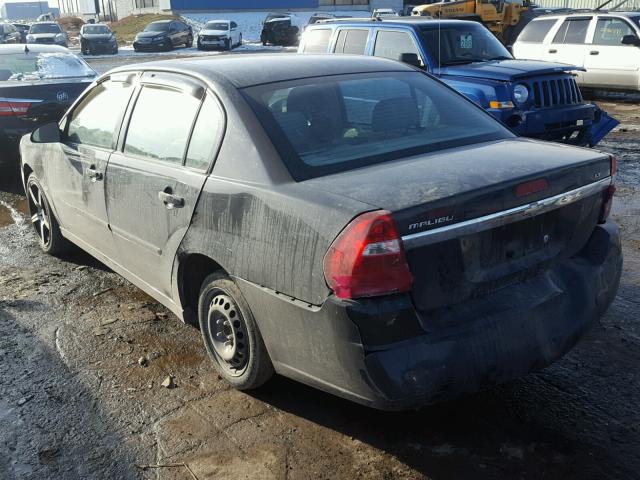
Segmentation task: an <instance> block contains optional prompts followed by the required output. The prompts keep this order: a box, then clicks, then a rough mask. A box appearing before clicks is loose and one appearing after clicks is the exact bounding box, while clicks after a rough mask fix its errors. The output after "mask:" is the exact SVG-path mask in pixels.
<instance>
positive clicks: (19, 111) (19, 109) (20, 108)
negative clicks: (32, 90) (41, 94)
mask: <svg viewBox="0 0 640 480" xmlns="http://www.w3.org/2000/svg"><path fill="white" fill-rule="evenodd" d="M32 103H33V102H32V101H30V100H19V99H15V100H14V99H10V100H7V99H0V117H17V116H19V115H24V114H25V113H27V112H28V111H29V108H30V107H31V104H32Z"/></svg>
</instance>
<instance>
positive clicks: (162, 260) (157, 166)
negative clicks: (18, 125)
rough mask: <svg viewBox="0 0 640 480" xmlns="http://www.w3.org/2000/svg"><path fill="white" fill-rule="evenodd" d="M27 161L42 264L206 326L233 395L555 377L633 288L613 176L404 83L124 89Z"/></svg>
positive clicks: (43, 131)
mask: <svg viewBox="0 0 640 480" xmlns="http://www.w3.org/2000/svg"><path fill="white" fill-rule="evenodd" d="M20 150H21V158H22V172H23V178H24V184H25V187H26V191H27V194H28V199H29V208H30V212H31V221H32V222H33V225H34V227H35V230H36V232H37V234H38V238H39V243H40V246H41V248H42V249H43V250H44V251H45V252H48V253H51V254H58V253H61V252H62V251H64V249H65V248H67V247H68V245H69V244H68V242H69V241H70V242H73V243H74V244H76V245H78V246H80V247H81V248H83V249H84V250H86V251H88V252H90V253H91V254H92V255H94V256H95V257H96V258H98V259H99V260H100V261H102V262H104V263H105V264H107V265H108V266H109V267H111V268H112V269H113V270H115V271H116V272H119V273H120V274H122V275H123V276H125V277H126V278H127V279H129V280H130V281H131V282H133V283H134V284H136V285H138V286H139V287H140V288H142V289H143V290H145V291H146V292H148V293H149V294H150V295H152V296H153V297H155V298H156V299H157V300H158V301H160V302H162V303H163V304H165V305H166V306H167V307H168V308H170V309H171V310H172V311H173V312H175V314H176V315H178V317H180V318H181V319H183V320H184V321H186V322H199V325H200V328H201V332H202V336H203V339H204V343H205V346H206V348H207V351H208V352H209V354H210V356H211V359H212V361H213V365H214V367H215V368H216V369H217V370H218V372H219V374H220V375H222V376H223V377H224V378H225V379H226V380H227V381H228V382H230V383H231V384H232V385H233V386H235V387H236V388H239V389H249V388H255V387H258V386H259V385H261V384H262V383H264V382H265V381H267V379H268V378H269V377H270V376H271V375H272V374H273V373H274V371H275V372H277V373H280V374H282V375H286V376H289V377H291V378H294V379H297V380H299V381H302V382H304V383H307V384H310V385H314V386H316V387H318V388H322V389H324V390H327V391H330V392H333V393H335V394H337V395H341V396H343V397H346V398H349V399H352V400H354V401H357V402H361V403H363V404H366V405H371V406H374V407H378V408H388V409H397V408H409V407H415V406H420V405H424V404H426V403H429V402H433V401H439V400H444V399H447V398H450V397H452V396H455V395H459V394H462V393H467V392H474V391H477V390H479V389H481V388H483V387H485V386H488V385H491V384H493V383H497V382H503V381H507V380H510V379H513V378H515V377H517V376H519V375H522V374H524V373H527V372H529V371H531V370H533V369H536V368H541V367H543V366H545V365H548V364H549V363H551V362H553V361H554V360H556V359H557V358H559V357H560V356H562V355H563V354H564V353H565V352H566V351H567V350H569V349H570V348H571V347H572V346H573V345H574V344H575V343H576V342H577V341H578V339H579V338H580V337H581V336H582V335H583V334H584V333H585V331H586V330H587V329H588V328H589V326H590V325H592V324H593V323H594V322H595V321H596V320H597V319H598V318H599V317H600V316H601V315H603V313H604V312H605V311H606V309H607V308H608V306H609V305H610V303H611V302H612V300H613V298H614V296H615V294H616V291H617V288H618V283H619V279H620V273H621V266H622V257H621V250H620V239H619V235H618V228H617V226H616V225H615V223H613V222H612V221H611V220H610V219H609V218H608V216H609V210H610V207H611V202H612V200H613V191H614V185H613V179H614V174H615V170H616V162H615V158H614V157H612V156H610V155H607V154H604V153H600V152H597V151H594V150H587V149H582V148H576V147H571V146H566V145H559V144H551V143H546V142H542V141H537V140H530V139H524V138H519V137H516V136H515V135H514V134H513V133H512V132H511V131H509V130H508V129H507V128H505V127H504V126H503V125H502V124H501V123H500V122H498V121H497V120H496V119H494V118H493V117H492V116H491V115H489V114H488V113H486V112H485V111H483V110H482V109H481V108H480V107H478V106H476V105H475V104H474V103H472V102H471V101H469V100H467V99H466V98H464V97H463V96H461V95H460V94H458V93H456V92H455V91H453V90H452V89H450V88H449V87H447V86H446V85H444V84H443V83H441V82H440V81H439V80H436V79H434V78H433V77H431V76H429V75H427V74H425V73H423V72H420V71H417V70H416V69H414V68H412V67H409V66H406V65H404V64H401V63H399V62H396V61H391V60H385V59H376V58H370V57H362V56H349V55H339V56H338V55H334V56H327V55H308V56H294V55H229V56H225V57H224V58H222V57H220V58H218V59H189V60H173V61H168V62H156V63H145V64H142V65H137V66H135V65H134V66H127V67H123V68H121V69H118V70H115V71H113V72H111V73H108V74H106V75H105V76H103V77H102V78H101V79H100V80H99V81H98V82H97V83H96V84H95V85H94V86H93V87H92V88H91V89H90V90H88V91H87V92H86V93H85V94H84V95H83V96H82V97H81V98H80V99H79V100H78V101H77V102H76V104H74V105H73V106H72V108H71V109H70V110H69V111H68V112H67V114H66V116H65V117H64V118H63V119H62V121H61V122H60V123H59V124H58V123H50V124H47V125H44V126H42V127H40V128H39V129H38V130H36V131H35V132H34V133H33V134H32V136H31V137H29V136H25V137H24V138H23V140H22V142H21V149H20Z"/></svg>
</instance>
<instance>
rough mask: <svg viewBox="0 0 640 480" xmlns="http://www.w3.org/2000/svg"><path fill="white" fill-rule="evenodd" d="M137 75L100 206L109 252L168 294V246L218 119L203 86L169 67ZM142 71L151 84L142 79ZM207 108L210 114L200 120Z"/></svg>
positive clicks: (193, 196)
mask: <svg viewBox="0 0 640 480" xmlns="http://www.w3.org/2000/svg"><path fill="white" fill-rule="evenodd" d="M163 78H166V79H167V81H168V83H167V84H162V83H161V82H162V80H163ZM142 79H143V83H142V88H141V90H140V93H139V95H138V98H137V100H136V103H135V106H134V108H133V112H132V114H131V116H130V121H129V126H128V130H127V133H126V138H125V140H124V142H123V144H122V148H121V149H119V150H120V151H118V152H116V153H114V154H113V155H112V156H111V158H110V160H109V165H108V167H107V175H106V197H107V214H108V218H109V226H110V228H111V231H112V232H113V236H114V243H115V245H116V247H117V254H116V257H115V258H114V259H115V260H116V261H117V263H119V264H120V265H121V266H122V267H123V268H125V269H127V270H128V271H129V272H130V273H131V274H132V275H134V276H136V277H137V278H138V279H140V280H141V281H142V282H144V283H145V284H146V285H148V286H149V287H151V288H152V289H153V290H155V291H156V292H158V294H160V295H162V296H164V297H168V298H169V299H170V298H171V297H172V294H171V272H172V268H173V263H174V259H175V255H176V251H177V249H178V246H179V245H180V242H181V241H182V238H183V237H184V234H185V233H186V230H187V228H188V226H189V224H190V222H191V217H192V215H193V212H194V209H195V206H196V202H197V200H198V197H199V195H200V191H201V189H202V186H203V185H204V182H205V180H206V177H207V171H208V168H209V164H210V162H211V160H212V156H213V151H214V150H213V146H214V143H215V142H217V141H218V140H219V138H220V136H221V135H220V133H219V131H218V130H219V129H220V128H222V125H223V124H224V122H223V121H222V114H221V113H220V112H221V110H220V109H219V107H217V101H216V102H214V100H213V98H211V99H210V98H209V97H207V99H205V100H204V103H203V101H202V98H203V95H204V89H203V88H200V87H195V88H194V84H193V82H192V81H190V80H185V81H184V83H182V79H181V77H180V76H179V75H175V74H154V76H153V77H148V78H145V76H143V77H142ZM150 79H152V80H153V82H154V84H147V83H145V80H150ZM211 102H214V103H213V106H214V107H215V108H213V110H212V109H211V107H210V105H211ZM201 105H202V107H201ZM159 106H161V108H158V107H159ZM211 111H213V112H214V114H213V115H214V118H213V120H210V119H209V120H207V121H205V120H203V119H204V117H207V118H209V117H210V116H211V113H210V112H211ZM196 118H197V119H198V121H197V123H195V125H194V122H195V120H196ZM212 121H213V124H212ZM192 127H193V133H191V132H192ZM205 150H206V151H207V153H206V154H203V153H201V152H203V151H205ZM198 152H200V153H198Z"/></svg>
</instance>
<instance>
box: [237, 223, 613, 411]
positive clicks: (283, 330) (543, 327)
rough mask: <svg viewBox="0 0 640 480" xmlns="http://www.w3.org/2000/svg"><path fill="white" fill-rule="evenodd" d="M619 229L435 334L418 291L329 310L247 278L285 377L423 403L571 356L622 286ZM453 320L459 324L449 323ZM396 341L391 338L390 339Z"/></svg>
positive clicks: (366, 397)
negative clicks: (416, 301)
mask: <svg viewBox="0 0 640 480" xmlns="http://www.w3.org/2000/svg"><path fill="white" fill-rule="evenodd" d="M621 270H622V253H621V248H620V239H619V234H618V228H617V226H616V225H615V224H614V223H612V222H608V223H607V224H605V225H600V226H598V227H597V228H596V229H595V231H594V233H593V235H592V236H591V239H590V240H589V242H588V243H587V245H586V246H585V248H584V249H583V250H582V251H581V253H580V254H579V255H578V256H576V257H574V258H571V259H566V260H562V261H560V262H558V263H557V264H556V265H555V266H554V267H552V268H550V269H549V270H546V271H544V272H543V273H541V274H540V275H538V276H537V277H535V278H533V279H530V280H529V281H527V282H523V283H518V284H515V285H511V286H509V287H506V288H503V289H501V290H499V291H497V292H493V293H492V294H490V295H488V296H486V297H483V298H480V299H476V300H473V301H469V302H465V303H463V304H460V305H456V306H454V307H451V308H449V309H448V310H447V312H446V321H445V319H444V315H445V314H444V313H434V315H439V318H438V319H437V321H435V322H433V324H434V325H443V324H445V325H450V326H447V327H438V328H434V329H433V330H432V331H426V330H425V329H424V328H422V327H421V326H420V325H429V324H430V323H432V322H430V321H429V318H420V319H419V318H418V314H417V313H416V311H415V310H414V309H413V306H412V303H411V300H410V298H409V297H408V296H403V295H398V296H393V297H387V298H383V299H376V300H367V301H357V302H343V301H339V300H337V299H335V298H333V297H332V298H330V299H329V300H327V301H326V302H325V304H324V305H323V306H322V307H321V308H312V307H309V306H305V305H303V304H301V303H300V302H298V301H296V300H293V299H290V298H287V297H284V296H282V295H279V294H275V293H273V292H270V291H268V290H266V289H264V288H262V287H259V286H257V285H254V284H251V283H248V282H245V281H243V280H240V279H237V281H238V285H239V286H240V288H241V290H242V291H243V294H244V295H245V297H246V298H247V301H248V302H249V305H250V306H251V308H252V311H253V312H254V315H255V317H256V321H257V322H258V325H259V327H260V330H261V333H262V336H263V338H264V340H265V344H266V346H267V350H268V351H269V354H270V356H271V358H272V360H273V363H274V366H275V368H276V371H278V373H281V374H283V375H286V376H289V377H292V378H294V379H297V380H299V381H302V382H304V383H307V384H309V385H312V386H315V387H318V388H321V389H323V390H326V391H329V392H331V393H334V394H337V395H340V396H342V397H345V398H348V399H351V400H354V401H357V402H360V403H363V404H365V405H369V406H372V407H375V408H379V409H385V410H398V409H407V408H414V407H419V406H423V405H426V404H429V403H433V402H437V401H441V400H446V399H449V398H453V397H456V396H459V395H463V394H467V393H472V392H476V391H478V390H481V389H483V388H485V387H488V386H490V385H494V384H498V383H502V382H506V381H509V380H512V379H515V378H517V377H519V376H521V375H523V374H526V373H528V372H530V371H533V370H536V369H539V368H542V367H544V366H546V365H549V364H550V363H552V362H553V361H554V360H556V359H558V358H560V357H561V356H562V355H563V354H564V353H566V352H567V351H568V350H569V349H570V348H571V347H572V346H573V345H575V343H576V342H577V341H578V340H579V339H580V338H581V336H582V335H583V334H584V333H585V332H586V331H587V330H588V328H589V327H590V326H591V325H592V324H593V323H594V322H595V321H596V320H597V319H598V318H599V317H600V316H601V315H602V314H603V313H604V312H605V311H606V309H607V308H608V306H609V305H610V304H611V302H612V301H613V298H614V297H615V294H616V292H617V289H618V284H619V279H620V273H621ZM447 322H449V323H447ZM385 340H386V343H385Z"/></svg>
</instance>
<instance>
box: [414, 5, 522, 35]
mask: <svg viewBox="0 0 640 480" xmlns="http://www.w3.org/2000/svg"><path fill="white" fill-rule="evenodd" d="M530 6H531V3H530V0H519V1H514V2H510V1H505V0H457V1H441V2H434V3H427V4H424V5H419V6H417V7H415V8H414V9H413V11H412V12H411V14H412V15H416V16H424V17H433V18H435V19H440V18H442V19H446V18H455V19H459V20H473V21H476V22H481V23H483V24H484V25H485V26H486V27H487V28H488V29H489V30H491V31H492V32H493V33H494V35H495V36H496V37H498V38H499V39H500V40H501V41H502V42H503V43H504V44H505V45H511V43H513V41H514V40H515V37H516V36H517V34H518V33H520V31H521V30H522V28H523V27H524V25H525V24H526V23H528V22H529V20H531V18H532V16H533V15H532V12H531V11H530Z"/></svg>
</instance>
